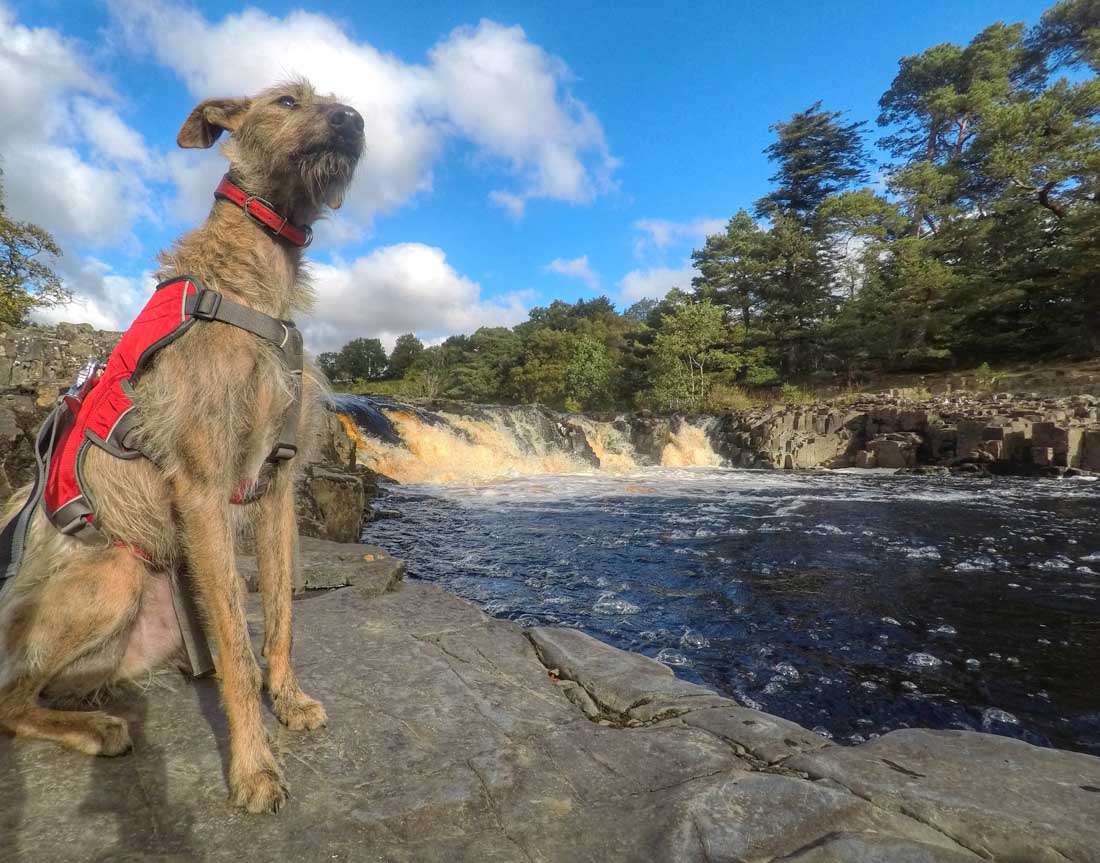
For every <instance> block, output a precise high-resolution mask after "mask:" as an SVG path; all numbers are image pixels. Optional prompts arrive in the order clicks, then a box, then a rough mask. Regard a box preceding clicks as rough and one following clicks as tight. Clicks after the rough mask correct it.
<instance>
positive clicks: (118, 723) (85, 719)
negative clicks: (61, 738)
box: [74, 711, 134, 758]
mask: <svg viewBox="0 0 1100 863" xmlns="http://www.w3.org/2000/svg"><path fill="white" fill-rule="evenodd" d="M75 715H76V716H78V717H79V728H74V732H75V734H76V736H77V738H78V742H77V743H76V748H77V749H79V750H80V751H81V752H86V753H88V754H89V755H103V756H105V757H108V758H113V757H114V756H116V755H125V754H126V753H127V752H129V751H130V750H131V749H133V748H134V744H133V741H131V740H130V726H129V724H128V723H127V722H126V720H125V719H119V718H118V717H117V716H111V715H110V714H109V713H102V712H100V711H94V712H90V713H77V714H75Z"/></svg>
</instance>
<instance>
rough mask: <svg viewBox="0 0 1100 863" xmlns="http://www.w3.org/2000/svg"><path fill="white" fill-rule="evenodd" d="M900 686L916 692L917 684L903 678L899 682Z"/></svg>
mask: <svg viewBox="0 0 1100 863" xmlns="http://www.w3.org/2000/svg"><path fill="white" fill-rule="evenodd" d="M901 688H902V689H908V690H909V691H910V692H916V691H917V684H915V683H914V682H913V681H912V680H903V681H902V682H901Z"/></svg>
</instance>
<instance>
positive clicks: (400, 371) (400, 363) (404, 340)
mask: <svg viewBox="0 0 1100 863" xmlns="http://www.w3.org/2000/svg"><path fill="white" fill-rule="evenodd" d="M423 352H424V343H423V342H422V341H420V339H418V338H417V337H416V336H415V335H413V334H412V333H405V334H404V335H403V336H398V337H397V342H396V343H395V344H394V346H393V351H391V352H390V362H389V366H388V367H387V373H388V374H389V376H390V377H391V378H403V377H405V373H406V372H408V370H409V369H410V368H411V367H412V364H413V363H414V362H416V358H417V357H419V356H420V354H422V353H423Z"/></svg>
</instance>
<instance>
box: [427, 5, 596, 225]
mask: <svg viewBox="0 0 1100 863" xmlns="http://www.w3.org/2000/svg"><path fill="white" fill-rule="evenodd" d="M430 59H431V63H432V65H431V72H432V76H433V78H434V80H435V84H436V86H437V87H438V90H439V96H440V99H441V100H442V103H443V110H444V112H445V114H446V116H447V118H448V119H449V121H450V122H451V123H453V124H454V126H455V127H456V128H457V129H458V131H459V132H460V133H461V134H462V135H463V137H465V138H467V139H468V140H470V141H472V142H473V143H474V144H475V145H476V146H477V147H479V148H480V150H481V151H482V152H483V153H484V154H486V155H488V156H491V157H495V158H498V159H503V160H504V161H505V162H506V163H507V164H508V165H510V166H511V168H512V170H513V172H514V173H516V174H517V175H519V176H520V177H521V178H522V188H521V189H520V190H519V191H518V192H515V191H508V190H496V191H495V192H494V193H491V197H492V200H493V201H494V202H495V203H498V204H501V205H503V206H505V207H506V208H507V209H508V210H509V211H510V212H511V213H512V214H513V215H514V216H518V215H522V212H523V206H524V204H525V203H526V201H527V200H529V199H531V198H551V199H554V200H559V201H569V202H572V203H579V202H584V201H589V200H591V199H592V198H593V197H594V196H595V195H596V194H597V193H598V192H600V191H604V190H605V189H606V188H607V187H608V186H609V184H610V180H611V174H612V173H613V172H614V170H615V168H616V166H617V164H618V163H617V161H616V160H615V159H614V158H613V157H612V156H611V154H610V152H609V150H608V148H607V142H606V141H605V139H604V134H603V128H602V126H601V125H600V121H599V120H598V119H597V118H596V116H595V115H594V114H593V113H592V112H591V111H589V110H588V108H587V107H586V106H585V104H584V103H583V102H581V101H579V100H577V99H575V98H574V97H573V96H572V94H571V93H570V92H569V90H568V89H567V85H568V84H569V82H570V81H571V80H572V76H571V73H570V72H569V69H568V67H567V66H566V65H565V63H564V62H562V61H561V60H560V59H558V58H557V57H554V56H552V55H550V54H547V53H546V52H545V51H544V50H543V49H542V48H540V47H539V46H538V45H535V44H532V43H531V42H529V41H528V40H527V35H526V34H525V33H524V32H523V30H522V29H521V28H520V27H504V26H502V25H500V24H497V23H496V22H494V21H488V20H484V19H483V20H482V21H481V22H480V23H478V25H477V26H476V27H459V28H457V29H456V30H454V31H453V32H452V33H451V34H450V35H449V36H448V37H447V38H446V39H444V40H443V41H442V42H440V43H439V44H438V45H436V46H435V48H433V49H432V51H431V54H430Z"/></svg>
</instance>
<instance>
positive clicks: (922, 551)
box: [905, 545, 940, 560]
mask: <svg viewBox="0 0 1100 863" xmlns="http://www.w3.org/2000/svg"><path fill="white" fill-rule="evenodd" d="M905 556H906V557H910V558H913V559H915V560H939V559H940V552H939V549H937V548H936V547H935V546H934V545H923V546H921V547H920V548H911V549H909V550H908V551H907V552H906V553H905Z"/></svg>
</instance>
